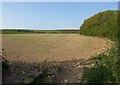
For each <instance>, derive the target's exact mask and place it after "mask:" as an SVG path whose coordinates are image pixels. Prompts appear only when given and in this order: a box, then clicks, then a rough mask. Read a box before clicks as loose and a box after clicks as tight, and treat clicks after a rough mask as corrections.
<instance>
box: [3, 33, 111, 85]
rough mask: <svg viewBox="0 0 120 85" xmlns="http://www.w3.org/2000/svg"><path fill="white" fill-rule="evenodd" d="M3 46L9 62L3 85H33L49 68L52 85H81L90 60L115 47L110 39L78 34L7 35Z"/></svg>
mask: <svg viewBox="0 0 120 85" xmlns="http://www.w3.org/2000/svg"><path fill="white" fill-rule="evenodd" d="M2 43H3V47H2V48H4V49H5V51H6V56H5V58H6V59H7V60H8V61H9V70H8V71H7V72H6V73H5V75H3V82H4V83H30V82H31V81H32V79H33V78H34V77H36V76H38V75H39V74H40V72H41V69H42V66H46V67H48V68H50V71H49V73H50V74H51V76H50V79H51V80H52V82H53V83H80V81H81V78H82V73H83V71H84V70H83V69H84V67H85V65H88V64H89V63H87V62H88V60H89V59H90V58H92V57H94V56H95V55H98V54H100V53H103V52H106V50H107V49H109V48H110V47H111V46H112V42H111V41H109V40H108V39H102V38H97V37H86V36H81V35H77V34H5V35H3V40H2ZM3 72H4V71H3ZM29 76H32V78H30V77H29Z"/></svg>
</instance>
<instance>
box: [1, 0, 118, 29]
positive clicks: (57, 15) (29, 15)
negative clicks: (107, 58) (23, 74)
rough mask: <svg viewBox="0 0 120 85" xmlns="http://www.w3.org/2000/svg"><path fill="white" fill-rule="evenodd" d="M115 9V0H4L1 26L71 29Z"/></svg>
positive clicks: (116, 7) (116, 4)
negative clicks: (31, 0) (65, 0)
mask: <svg viewBox="0 0 120 85" xmlns="http://www.w3.org/2000/svg"><path fill="white" fill-rule="evenodd" d="M117 9H118V3H117V2H44V3H43V2H4V3H3V4H2V25H3V26H2V27H3V28H32V29H61V28H67V29H70V28H74V29H75V28H79V27H80V25H81V24H82V23H83V21H84V20H85V19H87V18H89V17H91V16H93V15H95V14H97V13H99V12H102V11H105V10H117Z"/></svg>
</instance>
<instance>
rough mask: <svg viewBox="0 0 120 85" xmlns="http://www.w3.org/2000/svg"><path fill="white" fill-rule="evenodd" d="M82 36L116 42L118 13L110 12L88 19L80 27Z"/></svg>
mask: <svg viewBox="0 0 120 85" xmlns="http://www.w3.org/2000/svg"><path fill="white" fill-rule="evenodd" d="M80 34H83V35H88V36H98V37H106V38H109V39H111V40H116V39H117V38H118V11H111V10H108V11H104V12H100V13H98V14H96V15H94V16H92V17H90V18H88V19H87V20H85V21H84V23H83V24H82V26H81V27H80Z"/></svg>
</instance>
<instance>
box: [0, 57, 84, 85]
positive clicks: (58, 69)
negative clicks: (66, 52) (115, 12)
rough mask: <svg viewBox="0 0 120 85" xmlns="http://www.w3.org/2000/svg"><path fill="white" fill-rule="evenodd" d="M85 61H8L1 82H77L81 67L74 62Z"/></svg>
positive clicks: (82, 62)
mask: <svg viewBox="0 0 120 85" xmlns="http://www.w3.org/2000/svg"><path fill="white" fill-rule="evenodd" d="M78 63H80V64H81V65H82V64H85V61H84V60H82V59H80V60H71V61H62V62H42V63H35V62H33V63H25V62H15V61H14V62H10V61H9V63H8V64H7V66H6V65H4V66H3V68H4V69H3V75H2V76H3V81H2V82H3V84H6V83H25V84H29V83H31V84H34V83H39V84H40V83H73V82H76V83H77V82H79V81H80V80H79V79H78V78H80V77H81V76H82V74H81V73H82V71H83V67H77V65H76V64H78Z"/></svg>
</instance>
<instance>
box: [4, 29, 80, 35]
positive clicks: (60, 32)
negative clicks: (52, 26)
mask: <svg viewBox="0 0 120 85" xmlns="http://www.w3.org/2000/svg"><path fill="white" fill-rule="evenodd" d="M79 33H80V31H79V30H15V29H4V30H2V34H79Z"/></svg>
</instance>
